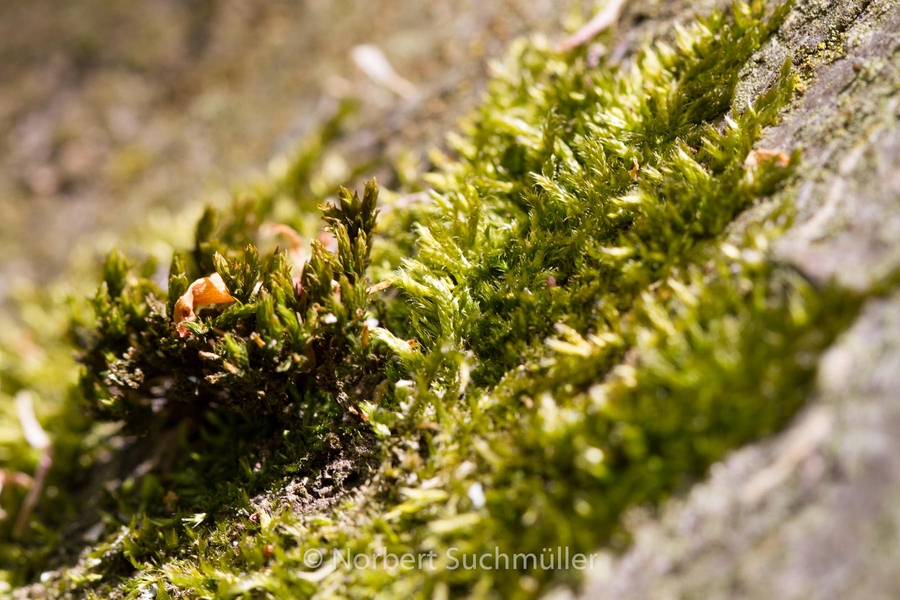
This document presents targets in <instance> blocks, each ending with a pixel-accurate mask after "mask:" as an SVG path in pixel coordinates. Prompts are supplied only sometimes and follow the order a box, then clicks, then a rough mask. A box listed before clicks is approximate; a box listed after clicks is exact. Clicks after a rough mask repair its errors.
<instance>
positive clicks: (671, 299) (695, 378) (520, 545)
mask: <svg viewBox="0 0 900 600" xmlns="http://www.w3.org/2000/svg"><path fill="white" fill-rule="evenodd" d="M763 4H764V3H756V2H754V3H753V4H752V5H745V4H740V3H738V4H735V5H734V6H733V7H732V9H731V10H730V11H729V13H728V15H727V16H726V15H725V14H722V13H715V14H713V15H711V16H709V17H706V18H704V19H702V20H700V21H698V22H697V23H695V24H693V25H692V26H690V27H687V28H685V29H679V30H678V31H676V32H675V33H674V35H673V36H672V38H671V40H670V42H669V43H663V42H659V43H657V44H655V45H654V46H652V47H649V48H645V49H643V50H641V51H640V52H638V53H637V54H635V55H634V56H631V57H629V58H628V59H627V60H626V61H625V62H624V63H623V64H621V65H615V64H607V63H605V62H604V60H603V59H601V60H600V62H599V64H589V62H590V61H589V58H588V57H587V56H586V55H585V54H583V53H581V52H580V51H579V52H575V53H574V54H572V55H564V56H563V55H559V54H556V53H555V52H553V51H551V50H549V49H547V48H545V47H543V46H542V45H540V44H539V43H537V42H525V41H523V42H520V43H518V44H517V45H516V46H515V47H514V48H513V49H512V51H511V54H510V58H509V60H508V61H507V63H505V65H501V66H499V67H498V68H497V69H496V74H495V76H494V78H493V80H492V82H491V84H490V87H489V90H488V93H487V96H486V98H485V99H484V101H483V103H482V105H481V107H480V108H479V109H478V110H477V111H476V112H475V113H474V114H473V115H472V116H471V117H470V118H469V119H468V120H467V122H466V124H465V125H464V126H463V131H462V134H460V135H457V136H454V137H453V138H452V140H451V145H452V148H453V151H454V153H455V156H454V157H453V158H448V157H442V156H440V155H439V154H437V153H436V154H435V162H437V163H439V166H438V168H437V169H435V171H434V172H432V173H429V174H427V175H426V176H425V179H426V180H427V181H428V182H429V183H430V184H431V185H432V186H433V188H434V193H433V194H432V197H431V201H430V202H418V203H412V204H403V203H397V204H394V203H392V202H391V201H390V200H389V201H388V202H387V203H386V208H387V209H388V210H386V211H385V212H384V213H383V214H381V215H380V216H378V219H377V223H376V210H375V205H374V203H375V188H374V186H372V187H370V188H368V189H367V190H366V193H365V194H364V195H363V198H362V199H360V198H358V197H355V196H351V195H350V194H349V193H348V192H342V194H341V196H340V198H339V201H338V203H337V204H336V205H333V206H329V207H324V211H325V212H324V216H325V221H326V223H327V225H328V227H329V228H330V229H331V231H332V232H333V233H334V235H335V238H336V248H337V250H336V252H331V251H329V250H327V249H326V248H325V247H324V246H323V245H322V244H320V243H318V242H317V243H314V244H313V248H312V253H311V258H310V260H309V263H308V264H307V266H306V267H305V269H304V270H303V274H302V277H300V279H299V283H300V288H299V291H298V288H297V286H296V283H297V282H296V281H294V277H295V275H296V274H297V270H296V269H294V268H293V267H294V265H291V264H289V261H288V259H287V257H286V256H285V255H284V254H282V253H278V252H274V253H265V252H264V253H263V254H262V255H260V253H259V252H258V250H257V247H258V246H259V245H260V243H261V238H262V237H263V234H262V228H261V227H260V225H261V224H262V223H263V222H265V221H267V220H269V219H271V218H273V213H274V212H276V208H275V205H276V204H277V203H276V202H275V201H274V200H273V198H274V197H275V194H276V192H273V191H272V190H278V191H277V194H280V195H281V196H282V197H283V196H285V195H291V194H293V195H295V196H298V199H297V205H296V206H295V207H294V208H293V209H285V206H284V204H283V203H281V204H279V208H278V209H277V212H278V214H279V218H282V220H286V221H288V222H289V223H291V224H293V225H296V226H297V228H302V223H304V222H305V221H306V220H307V219H308V216H305V215H307V214H308V209H309V205H310V204H311V202H310V199H311V197H312V196H314V195H315V194H314V192H312V191H311V190H310V189H307V187H303V186H304V185H305V184H301V183H300V182H299V181H298V179H299V178H302V177H301V175H302V176H304V177H305V176H310V168H309V165H310V164H311V163H312V162H314V158H313V156H314V155H315V152H314V151H313V150H320V149H321V144H319V145H316V144H313V145H312V146H311V148H313V150H310V152H305V153H300V154H299V155H298V156H297V157H295V160H293V161H288V162H287V163H285V164H283V165H281V167H279V169H278V172H279V174H278V175H277V176H275V177H274V183H272V184H271V185H270V186H269V187H267V186H266V185H262V186H260V187H258V188H257V192H255V193H253V192H252V191H248V193H247V194H243V195H241V194H239V195H238V196H237V199H236V201H235V204H234V207H233V209H232V211H230V212H228V213H225V214H223V215H222V222H218V220H217V213H216V212H215V211H208V212H207V213H206V214H205V215H204V216H203V217H202V218H201V220H200V222H199V223H198V225H197V228H196V242H195V244H194V247H193V248H187V249H185V251H184V252H183V253H180V254H176V255H175V256H174V258H173V260H172V263H171V267H170V269H169V273H168V282H169V283H168V291H167V292H165V291H163V290H161V289H159V286H158V285H157V284H156V283H154V278H156V279H158V277H157V275H156V274H157V269H156V266H155V265H154V264H152V263H151V264H147V265H140V264H138V262H137V261H132V260H130V259H126V258H125V257H124V256H122V255H120V254H119V253H113V254H112V255H110V257H109V259H108V260H107V262H106V267H105V269H104V272H103V276H102V283H101V284H100V288H99V290H98V292H97V294H96V296H95V297H94V299H93V300H92V302H91V306H90V309H89V310H87V311H82V312H81V313H80V316H79V317H78V318H77V319H75V328H74V329H75V333H76V337H77V340H78V343H79V345H80V346H81V348H82V352H83V354H82V361H83V363H84V366H85V370H84V373H83V376H82V386H81V390H82V393H81V395H78V394H73V398H72V400H71V402H69V403H68V404H66V406H68V407H69V410H71V407H72V406H84V405H87V406H88V407H89V409H90V412H91V414H92V415H94V416H96V417H102V418H121V419H124V420H125V421H126V423H127V425H128V426H129V427H130V428H131V429H133V430H143V431H145V432H147V433H146V435H145V437H144V440H145V441H146V443H147V446H148V448H150V449H153V452H157V453H158V454H153V452H148V453H149V454H150V455H151V456H153V457H155V458H153V460H155V461H156V462H155V463H154V464H153V468H151V469H149V471H145V472H142V473H141V472H139V470H138V469H133V470H131V471H130V472H129V475H128V476H126V477H124V478H123V479H122V480H121V481H118V482H117V483H118V486H117V487H115V486H113V487H112V488H111V489H109V490H108V491H107V492H106V495H105V496H103V498H102V499H101V500H100V501H99V502H100V504H101V506H102V510H103V511H104V516H103V517H102V519H101V522H102V523H103V524H104V525H103V527H102V528H101V529H100V531H101V532H102V533H101V534H98V535H99V536H100V539H99V540H98V541H97V542H96V543H93V545H92V546H91V547H90V548H88V549H87V550H85V552H84V553H82V554H81V556H80V558H79V560H78V561H77V564H75V565H70V566H69V568H68V569H67V570H66V571H64V572H63V573H62V574H60V575H58V576H56V577H54V578H51V584H50V585H51V586H55V587H54V589H55V590H57V591H60V592H61V591H64V590H68V589H72V590H77V591H79V592H82V593H95V594H96V595H97V596H98V597H105V596H108V595H109V594H110V593H112V590H117V591H118V592H119V593H122V594H124V595H125V596H128V597H140V596H146V595H149V594H156V597H160V598H162V597H180V596H184V597H266V596H267V595H268V596H272V597H306V596H312V595H315V594H317V593H318V594H320V595H321V596H323V597H328V596H331V595H340V596H346V597H387V598H393V597H398V596H402V595H413V596H416V597H447V596H472V597H499V598H513V597H533V596H535V595H537V594H538V593H539V592H540V591H541V590H543V589H546V586H548V585H551V584H572V585H576V584H577V583H578V581H579V577H580V575H581V573H580V572H574V571H570V572H565V571H548V570H542V569H539V568H534V567H525V568H520V569H515V570H512V569H500V570H490V569H475V570H467V569H454V568H453V562H452V560H451V558H450V556H449V555H448V550H449V549H451V548H454V549H456V550H455V551H454V555H455V556H456V557H462V556H463V555H468V556H472V555H481V554H493V553H494V552H495V551H499V552H501V553H509V554H513V553H535V554H540V553H542V552H543V551H544V548H555V547H558V546H565V547H568V548H569V550H570V552H572V553H575V552H590V551H592V550H594V549H596V548H598V547H600V546H602V545H605V544H611V545H614V546H615V545H619V546H621V545H622V544H625V543H627V531H625V530H624V529H623V527H622V524H621V516H622V514H623V513H624V512H625V511H626V510H628V509H629V508H632V507H635V506H641V505H648V506H653V505H656V504H658V503H659V502H661V501H663V500H664V499H665V498H667V497H668V496H670V495H671V494H672V493H674V492H676V491H677V490H679V489H681V488H683V487H684V486H685V485H687V484H689V483H690V482H691V481H693V480H694V479H696V478H697V477H698V476H700V475H702V473H703V472H704V471H705V469H706V468H707V467H708V466H709V465H710V464H711V463H712V462H714V461H716V460H718V459H720V458H721V457H722V456H723V455H724V454H725V453H726V452H728V451H729V450H731V449H733V448H735V447H737V446H739V445H741V444H743V443H746V442H748V441H750V440H753V439H755V438H758V437H760V436H764V435H767V434H770V433H772V432H774V431H777V430H778V429H779V428H780V427H782V426H783V425H784V424H785V423H786V422H787V420H788V419H790V417H791V416H792V415H793V414H794V413H795V411H796V410H797V409H798V408H799V407H800V406H801V405H802V403H803V401H804V399H805V398H806V397H807V395H808V392H809V389H810V385H811V382H812V379H813V376H814V373H815V368H816V363H817V357H818V355H819V353H820V352H821V351H822V350H823V349H824V348H826V347H827V346H828V344H830V343H831V341H832V340H833V339H834V337H835V336H836V335H837V334H838V333H839V332H840V330H841V329H842V328H843V327H844V326H845V325H846V324H847V323H848V322H849V320H850V319H851V318H852V317H853V315H854V314H855V311H856V308H857V306H858V303H859V299H857V298H853V297H849V296H847V295H846V294H843V293H840V292H838V291H836V290H833V289H830V288H826V289H815V288H813V287H812V286H811V285H809V284H808V283H807V282H806V281H804V280H803V279H802V278H800V277H799V276H798V275H797V274H795V273H794V272H792V271H791V270H790V269H788V268H785V267H781V266H778V265H775V264H773V263H771V262H770V261H769V260H768V259H767V256H768V254H767V252H768V241H769V240H770V239H772V238H774V237H775V236H777V235H778V233H779V232H780V231H781V230H783V228H784V227H785V226H786V225H787V222H788V219H787V218H786V217H785V215H786V214H788V213H789V211H788V210H787V209H778V210H774V211H771V212H770V214H769V215H768V216H767V217H765V218H760V219H759V221H758V222H755V223H753V224H750V226H748V227H747V228H746V232H745V233H744V234H743V235H742V236H737V237H740V239H741V241H740V242H739V243H738V242H732V243H731V244H726V243H725V242H724V241H723V235H724V233H725V230H726V227H727V226H728V224H729V223H731V222H732V220H733V219H734V218H735V216H736V215H738V214H739V213H740V212H741V211H742V210H743V209H745V208H746V207H748V206H749V205H750V204H752V203H753V202H754V201H756V200H758V199H759V198H762V197H765V196H768V195H770V194H772V193H773V192H774V191H775V190H777V189H778V188H779V186H780V185H781V184H782V183H783V182H784V181H785V180H786V179H787V178H788V177H790V175H791V172H792V169H793V167H794V166H795V165H796V163H797V161H798V160H799V156H793V157H790V158H789V160H788V157H783V156H778V155H777V154H774V155H773V156H771V157H768V158H766V157H765V156H763V155H760V156H758V157H757V160H754V161H747V158H748V156H749V155H750V154H751V150H752V148H753V146H754V144H755V142H756V141H757V140H758V138H759V137H760V134H761V131H762V129H763V128H764V127H765V126H767V125H769V124H771V123H773V122H774V121H775V119H776V118H777V115H778V112H779V110H780V109H781V108H783V107H784V106H785V105H786V103H787V102H788V101H789V99H790V97H791V94H792V86H793V78H792V75H791V72H790V65H789V63H786V64H785V66H784V68H783V69H782V70H781V73H780V75H779V77H778V78H777V80H776V81H775V82H774V83H773V84H772V85H771V87H770V89H768V90H767V91H766V92H764V93H763V94H761V95H760V96H759V97H758V98H756V99H755V101H754V102H753V103H752V105H751V106H750V108H747V109H746V110H743V111H737V110H735V109H733V107H732V105H733V101H734V94H735V87H736V85H737V82H738V75H739V72H740V70H741V69H742V67H743V66H744V65H745V64H746V62H747V61H748V60H749V59H750V57H751V56H752V54H753V53H754V52H755V51H756V50H758V49H759V47H760V45H761V44H762V43H763V42H764V41H765V40H766V39H767V38H768V36H770V35H771V34H772V33H773V32H774V31H775V30H776V29H777V28H778V27H779V26H780V24H781V22H782V20H783V19H784V17H785V15H786V13H787V11H788V10H789V7H790V3H784V4H781V5H780V6H779V7H778V8H777V9H775V11H774V12H773V13H767V12H766V10H765V8H764V7H763ZM298 174H300V175H298ZM288 180H290V181H293V182H294V184H292V185H293V187H292V186H291V185H287V184H286V183H285V182H286V181H288ZM301 188H302V189H301ZM259 190H262V191H259ZM267 190H268V191H267ZM292 190H293V191H292ZM391 197H392V196H391ZM410 227H414V232H413V234H412V236H411V235H410V232H409V229H410ZM373 236H375V237H374V239H373ZM370 262H371V263H372V264H373V265H375V266H374V267H373V268H370V267H369V263H370ZM391 269H393V272H392V274H391V277H390V283H391V284H392V287H391V288H390V289H387V290H383V291H376V290H375V289H371V288H370V286H371V284H372V283H373V280H374V279H375V278H373V277H372V276H371V272H372V271H377V272H378V273H379V274H382V273H385V272H387V271H390V270H391ZM213 271H216V272H218V273H219V274H220V275H221V276H222V278H223V280H224V281H225V283H226V284H227V287H228V289H229V291H230V292H231V294H232V295H233V296H234V297H235V298H236V300H237V301H236V302H235V303H234V304H233V305H231V306H230V307H228V308H224V309H218V310H214V311H208V312H207V313H204V314H201V315H200V318H199V319H198V320H197V321H196V322H193V323H190V324H186V325H184V327H186V328H187V329H188V330H189V332H190V335H187V336H185V337H181V336H179V335H178V333H177V330H176V323H175V322H174V321H173V318H172V315H173V312H174V311H173V308H174V302H175V300H176V298H177V297H179V296H180V295H181V294H183V293H184V292H185V290H187V289H188V286H189V285H190V283H191V281H193V280H194V279H196V278H198V277H203V276H206V275H209V274H210V273H212V272H213ZM258 284H259V285H258ZM373 319H375V320H377V321H378V325H377V326H376V324H375V322H374V321H373ZM273 415H275V416H273ZM94 443H97V442H96V439H95V440H94ZM85 444H86V445H87V444H88V442H85ZM135 447H137V446H135ZM166 449H168V451H167V450H166ZM136 454H137V458H140V459H146V458H147V457H146V456H144V455H141V454H140V453H138V452H136ZM135 473H137V474H135ZM60 477H61V479H63V480H64V478H65V475H64V474H61V475H60ZM41 518H42V515H41V514H38V515H36V521H35V522H36V523H37V522H39V520H40V519H41ZM44 536H45V537H44V540H45V541H46V540H50V539H52V538H51V536H52V532H50V533H45V534H44ZM4 548H6V549H10V548H12V549H16V548H19V546H16V545H13V544H5V545H4ZM7 551H8V552H12V551H10V550H7ZM14 551H18V550H14ZM311 551H321V552H324V553H325V554H326V555H328V556H330V555H331V554H332V553H342V554H343V555H344V556H347V555H348V553H349V555H353V554H369V555H371V553H373V552H382V553H384V552H390V553H393V554H403V553H413V554H422V553H426V552H431V551H433V552H434V553H435V559H434V562H433V567H434V568H432V569H426V570H419V569H417V568H400V569H390V568H384V567H383V565H382V567H379V568H370V569H352V568H344V567H339V568H336V569H334V570H330V568H328V567H325V568H322V569H315V568H313V567H311V566H310V563H309V560H308V557H309V556H310V554H309V553H310V552H311ZM45 558H46V557H44V556H43V555H40V553H39V552H38V553H34V552H33V553H32V556H31V558H30V559H29V560H30V562H28V561H26V560H23V563H25V564H26V566H25V567H21V568H19V569H18V570H11V571H9V573H10V575H9V577H13V576H14V575H13V574H14V573H15V574H17V576H19V577H23V576H24V577H33V576H34V575H35V573H34V570H35V569H39V568H41V567H40V565H41V564H42V561H44V560H45ZM23 573H24V575H23Z"/></svg>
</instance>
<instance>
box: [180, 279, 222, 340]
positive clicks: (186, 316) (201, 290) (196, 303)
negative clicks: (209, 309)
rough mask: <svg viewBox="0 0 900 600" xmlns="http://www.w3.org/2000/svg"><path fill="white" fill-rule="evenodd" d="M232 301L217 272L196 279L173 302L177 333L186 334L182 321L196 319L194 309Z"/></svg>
mask: <svg viewBox="0 0 900 600" xmlns="http://www.w3.org/2000/svg"><path fill="white" fill-rule="evenodd" d="M232 302H234V298H232V297H231V294H229V293H228V288H227V287H225V282H224V281H222V276H221V275H219V274H218V273H213V274H212V275H210V276H209V277H201V278H200V279H198V280H196V281H195V282H194V283H192V284H191V285H190V287H189V288H188V289H187V291H186V292H185V293H184V294H183V295H182V296H181V298H179V299H178V302H176V303H175V315H174V318H175V325H176V328H177V330H178V335H180V336H181V337H185V336H186V335H187V334H188V330H187V327H185V326H184V325H183V323H185V322H189V321H194V320H196V319H197V313H196V311H198V310H200V308H201V307H204V306H210V305H213V304H230V303H232Z"/></svg>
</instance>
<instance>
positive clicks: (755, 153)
mask: <svg viewBox="0 0 900 600" xmlns="http://www.w3.org/2000/svg"><path fill="white" fill-rule="evenodd" d="M773 159H774V160H775V161H776V162H777V163H778V164H779V165H781V166H782V167H786V166H788V165H789V164H791V156H790V155H789V154H788V153H787V152H784V151H783V150H772V149H770V148H757V149H756V150H751V151H750V154H748V155H747V158H746V159H745V160H744V166H745V167H748V168H750V169H755V168H757V167H758V166H759V165H760V163H762V162H764V161H767V160H773Z"/></svg>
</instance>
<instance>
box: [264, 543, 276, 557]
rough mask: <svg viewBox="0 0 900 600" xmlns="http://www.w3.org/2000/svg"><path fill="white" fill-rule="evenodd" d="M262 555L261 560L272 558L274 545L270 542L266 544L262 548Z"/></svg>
mask: <svg viewBox="0 0 900 600" xmlns="http://www.w3.org/2000/svg"><path fill="white" fill-rule="evenodd" d="M262 554H263V558H265V559H270V558H272V557H273V556H274V555H275V544H273V543H271V542H270V543H268V544H266V545H265V546H263V551H262Z"/></svg>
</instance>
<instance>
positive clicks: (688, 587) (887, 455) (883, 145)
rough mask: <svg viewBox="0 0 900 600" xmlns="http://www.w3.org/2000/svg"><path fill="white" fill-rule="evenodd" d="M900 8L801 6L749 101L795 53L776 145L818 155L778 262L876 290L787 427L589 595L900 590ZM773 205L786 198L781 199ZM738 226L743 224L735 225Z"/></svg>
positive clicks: (655, 525) (770, 136)
mask: <svg viewBox="0 0 900 600" xmlns="http://www.w3.org/2000/svg"><path fill="white" fill-rule="evenodd" d="M898 50H900V2H897V1H896V0H850V1H841V0H797V2H796V4H795V5H794V7H793V9H792V11H791V14H790V16H789V17H788V19H787V21H786V22H785V24H784V26H783V27H782V28H781V30H780V31H779V32H778V34H777V35H776V36H775V37H774V38H773V39H771V40H770V41H769V42H768V43H767V44H766V45H765V46H764V48H763V49H762V50H761V51H760V52H759V54H758V56H757V57H756V59H755V60H751V61H750V63H749V64H748V66H747V68H746V70H745V73H744V77H743V80H742V84H741V89H740V91H739V94H738V100H737V102H738V105H739V106H740V105H744V106H746V104H747V99H749V98H752V97H753V96H754V95H756V94H757V93H759V92H760V91H761V90H763V89H764V88H765V86H766V85H768V83H769V82H770V81H772V80H773V78H774V77H775V74H776V73H777V70H778V67H779V66H780V65H781V64H782V63H783V61H784V59H785V58H786V57H788V56H790V57H792V59H793V63H794V67H795V71H797V72H799V73H800V75H801V76H802V81H803V83H802V84H801V85H802V86H803V87H804V88H805V89H804V90H802V91H803V94H802V95H801V97H800V98H799V99H798V100H797V101H796V102H795V103H794V105H793V106H792V107H791V108H790V109H789V110H787V111H786V112H785V114H784V116H783V119H782V121H781V122H780V124H779V125H777V126H776V127H773V128H772V129H771V130H770V131H768V132H767V133H766V134H765V136H764V140H763V141H762V143H761V144H760V146H761V147H766V148H778V149H785V150H788V151H789V150H792V149H794V148H801V149H802V156H803V159H802V164H801V167H800V169H799V174H798V177H797V181H796V182H795V183H794V184H793V185H791V186H790V187H789V188H788V189H786V190H783V191H782V192H781V193H779V194H778V195H777V196H776V197H775V198H773V199H772V201H771V202H773V203H775V204H783V203H792V204H793V205H794V206H795V207H796V217H795V220H794V223H793V225H792V227H791V228H790V229H789V231H788V232H787V234H786V235H785V236H784V237H783V238H781V239H780V240H778V242H777V243H776V245H775V253H774V254H775V256H776V258H777V260H780V261H784V262H785V263H787V264H789V265H792V266H793V267H794V268H796V269H797V270H798V271H800V272H801V273H802V274H804V275H805V276H806V277H808V278H809V279H811V280H812V281H813V282H816V283H825V282H828V281H832V282H834V283H836V284H837V285H839V286H841V287H843V288H846V289H850V290H855V291H858V292H861V293H865V294H871V295H872V297H871V299H870V300H868V301H867V303H866V304H865V306H864V308H863V310H862V311H861V313H860V315H859V317H858V319H857V321H856V322H855V324H854V325H853V326H852V327H851V328H850V330H848V331H847V332H845V334H844V335H843V336H842V337H841V338H840V339H839V340H838V342H837V343H836V344H835V345H834V346H833V347H832V348H831V349H830V350H829V351H828V352H827V353H826V354H825V355H824V356H823V358H822V359H821V362H820V365H819V379H818V384H817V390H816V392H815V394H814V397H813V398H811V399H810V402H809V404H808V406H807V409H806V410H805V411H804V412H803V413H802V414H800V415H799V416H798V417H797V418H796V420H795V422H794V423H793V424H792V426H791V427H790V428H789V429H788V430H787V431H784V432H783V433H782V434H780V435H778V436H776V437H774V438H773V439H770V440H765V441H762V442H759V443H757V444H753V445H751V446H749V447H745V448H743V449H740V450H738V451H736V452H734V453H733V454H731V455H730V456H729V457H727V459H726V460H724V461H723V462H722V463H720V464H717V465H715V466H714V467H713V469H712V470H711V472H710V474H709V476H708V478H707V480H706V481H704V482H703V483H702V484H700V485H697V486H695V487H694V488H692V489H691V491H690V492H689V493H688V494H686V495H685V496H683V497H680V498H678V499H675V500H673V501H670V502H669V503H668V504H667V505H666V506H665V507H664V508H663V509H662V511H661V514H660V515H658V516H657V517H651V516H648V515H646V514H639V513H637V512H636V513H635V514H632V515H630V519H631V520H632V522H633V523H634V526H633V531H634V532H635V537H634V544H633V545H632V547H631V549H630V550H629V551H627V552H626V553H625V554H624V555H622V556H613V555H611V554H608V553H607V554H604V555H603V557H604V560H603V561H600V562H598V563H597V564H599V565H601V566H600V567H598V568H597V569H595V570H594V571H593V572H592V573H591V575H590V576H589V578H588V581H589V582H588V584H587V585H586V588H585V590H584V591H583V597H584V598H618V599H629V598H704V599H707V600H708V599H714V598H760V599H766V600H768V599H772V598H778V599H785V598H822V599H825V598H860V599H866V600H869V599H871V598H888V597H896V594H897V590H900V570H898V569H897V565H898V564H900V503H898V502H897V500H898V499H900V403H898V398H900V291H898V282H900V279H898V274H900V52H898ZM769 208H771V205H769ZM736 226H739V223H737V224H736Z"/></svg>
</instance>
